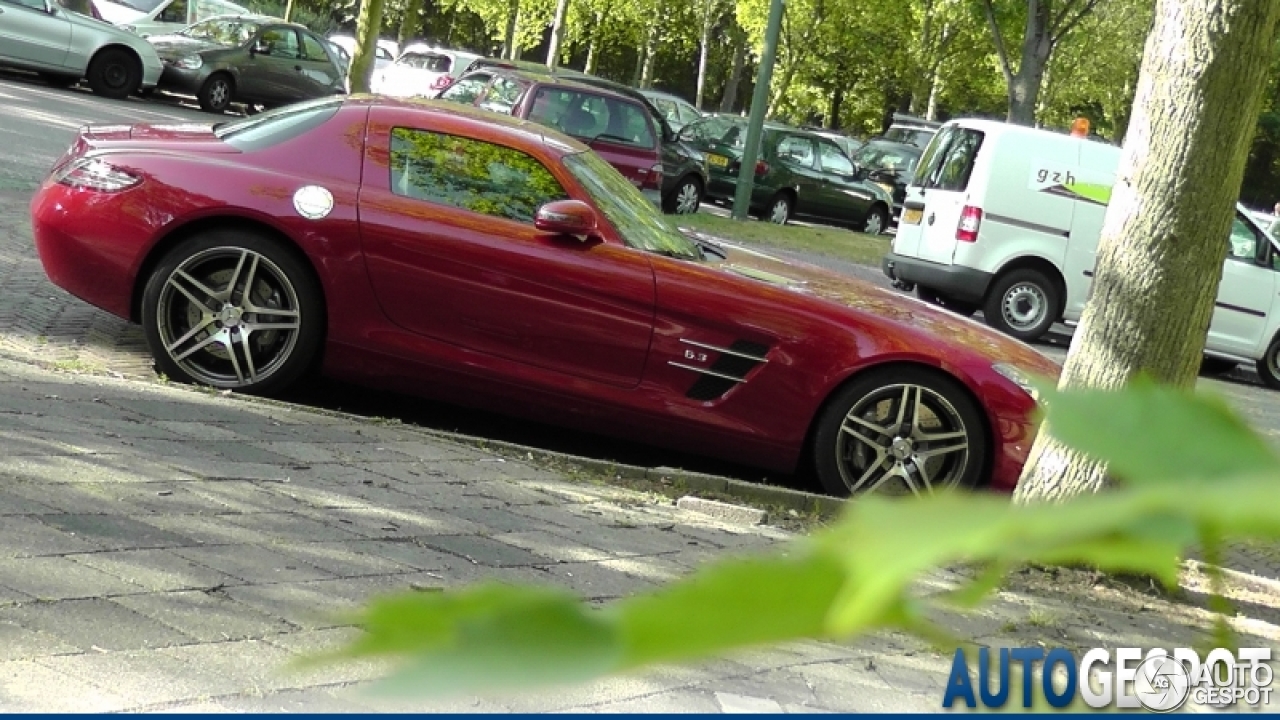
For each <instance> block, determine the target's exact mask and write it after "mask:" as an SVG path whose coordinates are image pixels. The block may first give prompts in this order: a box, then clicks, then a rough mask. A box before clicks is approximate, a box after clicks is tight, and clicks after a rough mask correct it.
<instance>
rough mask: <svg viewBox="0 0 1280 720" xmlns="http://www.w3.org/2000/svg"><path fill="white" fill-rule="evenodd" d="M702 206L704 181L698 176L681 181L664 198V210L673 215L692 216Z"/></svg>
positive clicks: (691, 176)
mask: <svg viewBox="0 0 1280 720" xmlns="http://www.w3.org/2000/svg"><path fill="white" fill-rule="evenodd" d="M701 204H702V181H701V180H699V179H698V178H697V176H696V175H690V176H688V177H686V178H683V179H681V180H680V184H678V185H676V186H675V188H673V189H672V190H671V192H669V193H667V196H666V197H665V198H663V202H662V210H663V211H664V212H666V213H669V214H672V215H692V214H693V213H696V212H698V207H699V206H700V205H701Z"/></svg>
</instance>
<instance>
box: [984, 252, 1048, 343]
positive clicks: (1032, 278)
mask: <svg viewBox="0 0 1280 720" xmlns="http://www.w3.org/2000/svg"><path fill="white" fill-rule="evenodd" d="M1061 303H1062V300H1061V298H1060V295H1059V292H1058V286H1057V285H1056V284H1055V283H1054V282H1053V281H1052V280H1050V279H1049V278H1048V277H1046V276H1045V274H1044V273H1042V272H1040V271H1039V270H1032V269H1030V268H1025V269H1022V270H1014V271H1013V272H1009V273H1006V274H1004V275H1001V276H1000V277H999V278H997V279H996V281H995V284H994V285H992V287H991V289H990V290H989V291H988V292H987V300H986V303H985V304H984V305H983V308H982V314H983V315H984V316H985V317H986V319H987V324H988V325H990V326H991V327H993V328H995V329H996V330H999V331H1000V332H1002V333H1005V334H1006V335H1012V336H1013V337H1015V338H1017V339H1019V340H1022V341H1023V342H1030V341H1032V340H1036V339H1039V338H1041V337H1043V336H1044V334H1045V333H1047V332H1049V328H1051V327H1053V324H1054V323H1055V322H1057V320H1058V314H1059V312H1060V307H1061Z"/></svg>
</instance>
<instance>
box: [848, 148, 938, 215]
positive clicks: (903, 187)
mask: <svg viewBox="0 0 1280 720" xmlns="http://www.w3.org/2000/svg"><path fill="white" fill-rule="evenodd" d="M920 153H921V150H920V148H918V147H916V146H915V145H908V144H906V143H901V142H895V141H893V140H880V139H875V140H869V141H868V142H867V144H866V145H863V146H862V147H861V148H860V149H859V150H858V151H857V152H855V153H854V154H853V155H852V156H851V159H852V160H853V167H854V171H855V172H856V173H857V174H858V175H859V176H860V177H863V178H865V179H867V180H869V181H871V182H873V183H875V184H876V185H879V186H880V187H882V188H884V190H885V192H887V193H889V195H890V196H892V197H893V221H894V222H895V223H897V222H898V218H899V217H900V216H901V215H902V203H903V202H904V201H905V200H906V197H907V185H909V184H910V183H911V178H912V177H913V176H914V174H915V170H916V163H918V162H920Z"/></svg>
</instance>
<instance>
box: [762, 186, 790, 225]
mask: <svg viewBox="0 0 1280 720" xmlns="http://www.w3.org/2000/svg"><path fill="white" fill-rule="evenodd" d="M794 205H795V203H794V202H793V201H792V200H791V196H790V195H788V194H786V193H778V194H777V195H774V196H773V199H772V200H770V201H769V211H768V213H767V214H766V215H765V219H766V220H768V221H769V222H771V223H773V224H774V225H786V224H787V221H788V220H790V219H791V209H792V207H793V206H794Z"/></svg>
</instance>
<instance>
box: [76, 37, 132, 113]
mask: <svg viewBox="0 0 1280 720" xmlns="http://www.w3.org/2000/svg"><path fill="white" fill-rule="evenodd" d="M86 76H87V77H88V79H89V88H90V89H91V90H93V92H94V94H95V95H101V96H102V97H106V98H111V99H113V100H123V99H125V98H127V97H129V96H130V95H132V94H134V93H135V92H137V91H138V88H139V87H140V86H141V85H142V64H141V63H139V62H138V58H136V57H134V55H133V54H132V53H130V52H129V51H128V50H123V49H121V48H107V49H105V50H101V51H99V52H98V54H97V55H95V56H94V57H93V62H91V63H89V72H88V73H87V74H86Z"/></svg>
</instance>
